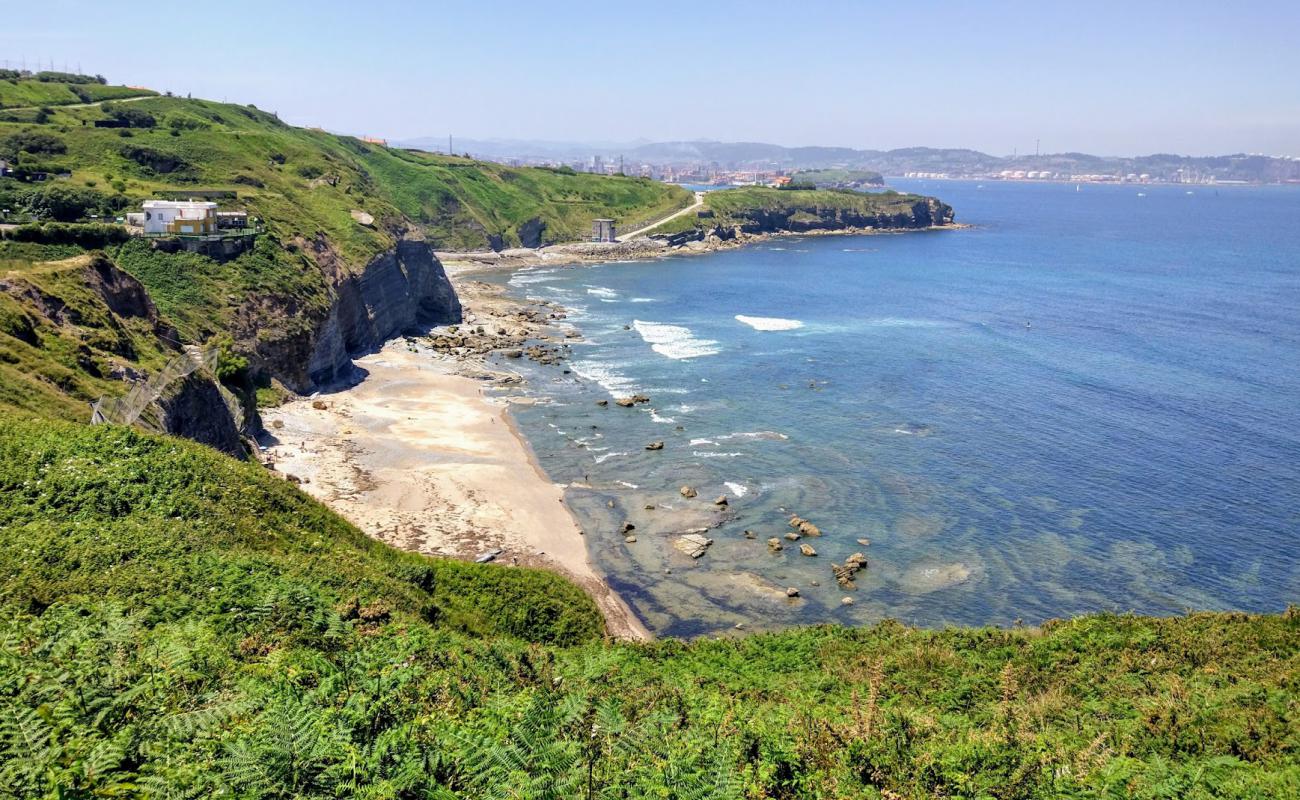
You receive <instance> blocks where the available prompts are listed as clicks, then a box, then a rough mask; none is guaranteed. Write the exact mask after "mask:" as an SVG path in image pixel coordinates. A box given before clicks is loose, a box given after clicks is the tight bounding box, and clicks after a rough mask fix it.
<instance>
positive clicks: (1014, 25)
mask: <svg viewBox="0 0 1300 800" xmlns="http://www.w3.org/2000/svg"><path fill="white" fill-rule="evenodd" d="M5 6H6V8H5V11H4V15H3V17H4V19H3V22H2V23H0V59H7V60H9V61H10V62H11V63H16V62H18V61H19V60H20V59H23V58H24V57H25V58H26V60H27V63H28V66H29V67H30V66H31V65H32V64H33V62H34V61H35V60H36V59H38V58H39V59H41V60H42V62H43V63H44V62H47V61H48V60H49V59H51V58H52V59H53V60H54V61H55V63H56V66H58V67H60V68H61V67H62V66H63V63H64V62H65V61H66V62H67V64H68V66H69V68H72V67H74V66H75V65H76V64H77V63H78V62H79V63H80V64H81V67H82V69H83V70H84V71H87V72H98V73H102V74H104V75H105V76H107V77H108V78H109V79H110V80H111V81H113V82H121V83H128V84H138V85H147V86H150V87H153V88H157V89H160V90H171V91H173V92H177V93H179V94H184V93H186V92H190V93H193V94H194V95H195V96H202V97H209V98H213V99H217V100H221V99H228V100H230V101H232V102H236V101H237V102H243V103H255V104H256V105H257V106H258V107H260V108H265V109H270V110H275V111H278V112H279V113H280V116H281V117H282V118H284V119H285V120H287V121H289V122H293V123H295V124H304V125H319V126H322V127H325V128H328V129H330V130H336V131H343V132H349V133H356V134H370V135H377V136H386V137H388V138H394V139H399V138H412V137H417V136H430V135H431V136H445V135H446V134H447V133H448V132H453V133H455V134H457V135H460V136H465V137H476V138H487V137H498V138H527V139H568V140H575V139H576V140H630V139H635V138H646V139H653V140H669V139H701V138H704V139H721V140H728V141H731V140H744V141H767V142H776V143H779V144H787V145H794V144H826V145H846V146H853V147H871V148H891V147H905V146H911V145H929V146H935V147H971V148H975V149H979V150H984V151H986V152H991V153H994V154H999V155H1001V154H1009V153H1010V152H1011V151H1012V149H1013V148H1017V149H1019V151H1020V152H1021V153H1024V152H1032V151H1033V149H1034V140H1035V139H1036V138H1037V139H1041V140H1042V148H1043V150H1044V151H1045V152H1047V151H1052V152H1059V151H1067V150H1078V151H1085V152H1093V153H1100V154H1145V153H1151V152H1157V151H1159V152H1178V153H1187V154H1196V155H1199V154H1210V153H1228V152H1238V151H1246V152H1266V153H1271V154H1277V155H1297V156H1300V44H1298V41H1300V2H1298V1H1297V0H1278V1H1277V2H1251V1H1250V0H1241V1H1238V2H1222V0H1220V1H1219V2H1200V0H1185V1H1184V2H1144V0H1128V2H1080V3H1065V2H1056V1H1055V0H1038V2H1033V3H1029V2H988V3H977V2H944V1H943V0H929V2H920V3H909V2H898V1H897V0H892V1H891V2H865V1H864V2H818V0H786V1H785V2H765V1H764V0H750V1H749V2H727V1H726V0H698V1H697V2H675V0H637V2H635V3H626V2H619V1H618V0H607V2H602V3H578V2H562V1H560V0H556V1H555V2H547V1H546V0H535V1H534V2H526V3H518V4H514V3H505V2H490V1H489V0H478V1H477V2H424V3H421V2H370V1H367V0H353V1H352V2H346V3H343V2H327V1H322V2H311V3H308V2H276V0H262V2H245V0H221V2H217V3H209V4H200V5H199V6H184V7H179V6H175V5H174V4H169V3H161V4H157V3H149V2H143V3H104V2H76V3H74V2H60V0H45V1H44V2H34V1H31V2H29V1H21V2H18V1H15V2H7V3H5ZM205 16H206V17H209V18H210V20H211V21H210V22H207V23H204V22H202V21H201V20H202V18H203V17H205Z"/></svg>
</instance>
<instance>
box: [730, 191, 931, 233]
mask: <svg viewBox="0 0 1300 800" xmlns="http://www.w3.org/2000/svg"><path fill="white" fill-rule="evenodd" d="M952 221H953V210H952V206H950V205H948V204H946V203H942V202H940V201H939V200H936V199H935V198H933V197H923V198H920V199H917V200H916V201H914V202H911V203H909V204H907V205H906V206H905V207H903V208H900V209H892V208H891V209H875V210H872V209H860V208H841V207H836V206H824V205H819V204H817V203H807V204H797V205H791V206H787V207H784V208H755V209H752V210H747V211H745V212H743V215H742V216H740V217H739V218H738V220H737V222H736V223H735V224H732V225H730V226H727V225H719V226H718V230H719V231H725V230H726V229H727V228H728V227H730V229H731V230H732V231H733V232H735V233H806V232H808V231H840V230H850V229H856V228H870V229H876V230H909V229H916V228H932V227H935V226H937V225H951V224H952ZM719 235H722V234H721V233H720V234H719ZM724 238H725V237H724Z"/></svg>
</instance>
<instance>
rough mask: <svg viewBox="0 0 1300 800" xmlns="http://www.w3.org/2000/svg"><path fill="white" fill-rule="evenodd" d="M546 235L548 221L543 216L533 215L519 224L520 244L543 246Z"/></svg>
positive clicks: (523, 245)
mask: <svg viewBox="0 0 1300 800" xmlns="http://www.w3.org/2000/svg"><path fill="white" fill-rule="evenodd" d="M545 235H546V221H545V220H543V219H542V218H541V217H533V218H532V219H530V220H528V221H527V222H525V223H524V224H522V225H520V226H519V246H520V247H541V246H542V244H543V242H542V239H543V237H544V236H545Z"/></svg>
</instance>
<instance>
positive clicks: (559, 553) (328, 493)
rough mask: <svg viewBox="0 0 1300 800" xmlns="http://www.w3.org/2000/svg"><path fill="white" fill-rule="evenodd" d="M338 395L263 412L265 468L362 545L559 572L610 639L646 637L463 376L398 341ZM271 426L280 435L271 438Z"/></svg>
mask: <svg viewBox="0 0 1300 800" xmlns="http://www.w3.org/2000/svg"><path fill="white" fill-rule="evenodd" d="M356 364H357V365H358V366H359V367H361V368H362V369H364V370H366V371H367V372H368V373H369V375H368V377H366V379H365V380H363V381H362V382H361V383H359V384H358V385H356V386H354V387H352V388H350V389H347V390H346V391H341V392H336V393H332V394H323V395H320V396H319V397H317V398H315V401H319V402H321V403H324V405H325V406H326V408H325V409H323V410H322V409H317V408H314V407H313V402H314V401H313V399H310V398H308V399H301V400H295V401H292V402H290V403H287V404H286V405H284V406H281V407H279V408H276V409H272V410H268V411H267V412H265V413H264V415H263V417H264V423H265V424H266V428H267V431H268V433H269V434H270V435H271V437H273V438H274V439H275V440H278V443H277V444H272V445H271V446H269V447H268V448H267V449H266V451H265V452H264V453H263V457H264V459H265V460H266V461H268V462H270V463H272V464H273V465H274V467H275V469H277V470H279V471H280V472H282V473H285V474H286V475H292V476H295V477H296V478H298V479H299V480H301V481H302V488H303V489H304V490H305V491H307V492H308V493H310V494H311V495H313V496H314V497H316V498H317V499H319V500H320V501H321V502H323V503H325V504H326V505H327V506H329V507H330V508H332V509H334V510H335V511H337V512H338V513H339V514H341V515H342V516H344V517H345V518H347V519H348V520H350V521H351V522H352V523H353V524H355V525H356V526H357V527H359V528H360V529H361V530H362V531H364V532H365V533H367V534H368V535H370V536H372V537H374V538H376V539H379V540H381V541H384V542H387V543H388V544H391V545H393V546H395V547H399V548H402V549H405V550H413V551H416V552H420V553H427V554H430V555H439V556H449V557H453V558H461V559H473V558H475V557H477V556H478V555H480V554H481V553H484V552H486V551H490V550H496V549H500V550H502V551H503V552H502V553H501V554H500V555H499V556H498V557H497V559H496V560H497V562H498V563H503V564H521V565H528V566H536V567H542V568H546V569H551V570H554V571H556V572H559V573H561V574H563V575H565V576H567V577H569V578H571V579H572V580H574V581H575V582H577V583H578V584H579V585H580V586H582V587H583V589H585V590H586V591H587V592H588V594H590V595H591V596H592V597H593V598H594V599H595V601H596V603H597V604H598V605H599V606H600V609H601V612H602V613H603V614H604V616H605V620H606V624H607V626H608V629H609V632H610V634H611V635H613V636H616V637H619V638H624V639H634V640H645V639H649V638H651V636H650V633H649V631H647V630H646V628H645V626H644V625H643V624H642V623H641V621H640V620H639V619H637V617H636V615H635V614H634V613H632V611H631V610H630V609H629V608H628V607H627V606H626V604H624V603H623V601H622V599H621V598H619V597H618V595H617V594H616V593H614V592H613V591H612V590H610V589H609V587H608V586H607V585H606V584H605V582H604V580H603V579H602V577H601V576H600V575H599V573H597V571H596V570H595V569H594V568H593V567H592V565H591V562H590V561H589V560H588V557H587V548H586V543H585V541H584V539H583V536H582V534H581V532H580V530H579V528H578V526H577V523H576V522H575V521H574V519H573V517H572V515H571V514H570V513H569V510H568V508H567V506H565V505H564V492H563V489H562V488H561V487H560V486H558V485H556V484H554V483H551V482H550V481H549V480H548V479H547V478H546V476H545V475H544V474H543V473H542V472H541V470H540V469H539V468H538V467H537V465H536V463H535V462H534V460H533V458H532V453H531V451H530V450H529V448H528V446H527V444H526V443H525V442H524V441H523V440H522V438H521V437H520V436H519V435H518V434H517V433H516V432H515V430H514V428H513V425H512V424H511V423H510V421H509V417H508V416H507V414H506V404H505V403H504V402H503V401H500V400H494V399H492V398H488V397H485V396H484V393H483V387H484V383H483V381H479V380H475V379H473V378H470V377H465V376H463V375H457V374H453V371H454V370H456V369H458V368H459V367H460V366H461V365H459V364H458V363H457V362H455V361H453V360H449V359H444V358H439V357H437V356H436V355H435V354H433V353H431V352H430V351H429V350H427V349H425V348H420V349H419V351H418V352H413V351H412V349H411V345H409V344H408V343H407V342H406V341H405V340H402V339H398V340H395V341H392V342H389V344H388V345H387V346H386V347H385V348H384V349H383V350H382V351H380V352H379V353H375V354H373V355H369V356H365V357H363V358H359V359H357V360H356ZM277 426H280V427H277Z"/></svg>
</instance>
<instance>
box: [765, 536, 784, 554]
mask: <svg viewBox="0 0 1300 800" xmlns="http://www.w3.org/2000/svg"><path fill="white" fill-rule="evenodd" d="M767 549H768V550H771V551H772V552H773V553H776V552H779V551H781V550H783V549H785V545H783V544H781V540H780V539H778V538H776V537H775V536H773V537H772V538H771V539H768V540H767Z"/></svg>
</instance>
